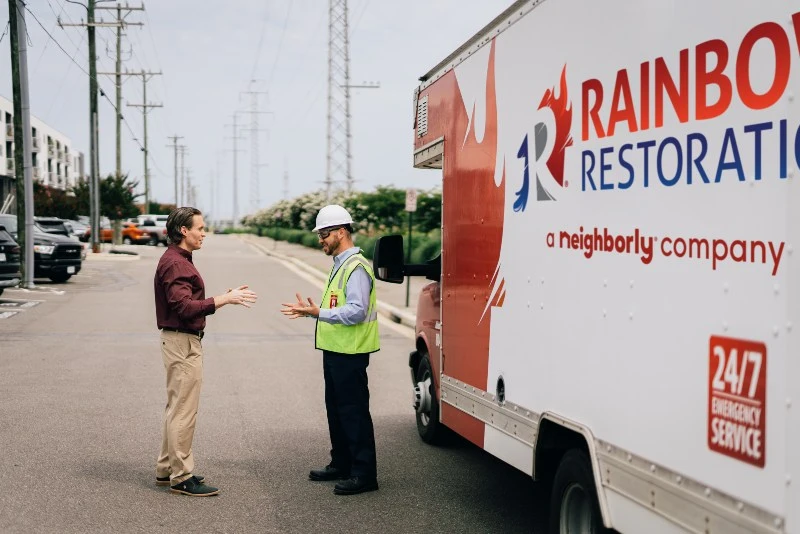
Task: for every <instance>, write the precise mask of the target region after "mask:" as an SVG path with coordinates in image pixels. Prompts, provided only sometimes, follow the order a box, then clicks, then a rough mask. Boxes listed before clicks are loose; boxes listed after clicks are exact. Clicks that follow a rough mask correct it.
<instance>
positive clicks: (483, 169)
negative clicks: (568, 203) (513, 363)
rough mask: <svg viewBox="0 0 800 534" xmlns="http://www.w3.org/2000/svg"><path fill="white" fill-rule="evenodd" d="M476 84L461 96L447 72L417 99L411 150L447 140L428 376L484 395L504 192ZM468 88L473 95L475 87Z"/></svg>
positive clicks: (492, 129) (446, 417)
mask: <svg viewBox="0 0 800 534" xmlns="http://www.w3.org/2000/svg"><path fill="white" fill-rule="evenodd" d="M483 55H484V56H485V57H486V62H487V63H486V64H487V65H488V68H490V69H491V68H492V63H493V55H492V54H491V50H490V49H489V48H487V49H486V51H485V52H484V53H483ZM484 68H486V67H484ZM484 72H485V71H484ZM480 79H481V80H482V81H483V82H484V84H485V85H483V86H482V87H479V88H478V89H477V90H475V93H474V94H471V95H469V96H465V94H466V92H465V90H466V87H461V88H460V87H459V84H462V85H463V82H462V81H461V80H460V79H459V78H458V77H457V76H456V75H455V73H454V72H450V73H449V74H447V75H446V76H444V77H443V78H442V79H440V80H438V81H437V82H436V84H435V85H433V86H431V88H430V89H429V90H428V91H426V92H424V93H423V94H422V95H420V97H421V98H424V97H427V101H428V117H429V122H428V133H427V135H426V136H424V137H422V138H420V139H418V140H417V144H418V145H419V146H423V145H425V144H426V143H429V142H431V141H432V140H435V139H437V138H440V137H444V138H445V147H444V151H445V152H444V164H443V184H444V190H443V199H446V200H444V202H443V211H442V219H443V225H442V242H443V250H442V333H443V335H442V368H441V369H434V373H435V375H436V376H438V374H439V371H441V372H443V373H445V374H447V375H449V376H452V377H456V378H457V379H459V380H461V381H463V382H465V383H467V384H470V385H471V386H475V387H477V388H479V389H481V390H486V388H487V383H486V377H487V365H488V356H489V317H490V313H491V308H490V307H489V303H490V300H489V299H490V297H491V293H490V289H491V284H492V283H493V281H494V279H495V272H496V267H497V260H498V258H499V252H500V238H501V235H502V228H503V199H504V197H505V189H504V187H503V184H502V183H501V184H499V185H498V184H496V183H495V180H494V172H495V167H494V164H495V159H496V144H497V141H496V140H497V126H496V124H497V123H496V108H495V101H496V99H495V96H494V78H493V77H490V78H487V77H486V76H485V73H481V75H480ZM470 81H471V80H470ZM469 88H470V89H474V84H470V85H469ZM465 98H467V100H465ZM494 303H497V295H496V296H495V300H494ZM456 334H457V335H456ZM441 414H442V415H441V417H442V422H444V423H445V425H447V426H448V427H450V428H452V429H453V430H456V431H457V432H459V433H460V434H462V435H463V436H465V437H466V438H467V439H469V440H470V441H472V442H473V443H475V444H476V445H478V446H481V447H483V442H484V426H485V425H484V424H483V423H480V422H478V421H476V420H475V419H473V418H472V417H469V416H466V415H465V414H464V413H463V412H461V411H459V410H455V409H452V408H451V407H450V406H448V405H444V406H443V408H442V412H441Z"/></svg>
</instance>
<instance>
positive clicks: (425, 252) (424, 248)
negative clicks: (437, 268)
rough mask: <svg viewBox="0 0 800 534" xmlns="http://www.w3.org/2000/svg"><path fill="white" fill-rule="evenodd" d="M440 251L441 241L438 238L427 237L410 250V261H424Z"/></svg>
mask: <svg viewBox="0 0 800 534" xmlns="http://www.w3.org/2000/svg"><path fill="white" fill-rule="evenodd" d="M441 251H442V242H441V240H439V239H432V238H427V239H426V240H425V241H423V242H421V243H419V244H418V245H417V246H416V247H414V249H413V250H412V251H411V263H425V262H427V261H428V260H432V259H433V258H435V257H436V256H438V255H439V254H440V253H441Z"/></svg>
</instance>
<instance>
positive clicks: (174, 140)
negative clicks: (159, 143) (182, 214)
mask: <svg viewBox="0 0 800 534" xmlns="http://www.w3.org/2000/svg"><path fill="white" fill-rule="evenodd" d="M167 139H172V144H171V145H167V148H170V147H171V148H173V149H174V150H175V207H176V208H177V207H179V206H180V204H179V202H180V198H179V197H178V147H179V146H180V145H179V144H178V139H183V136H180V135H173V136H172V137H167Z"/></svg>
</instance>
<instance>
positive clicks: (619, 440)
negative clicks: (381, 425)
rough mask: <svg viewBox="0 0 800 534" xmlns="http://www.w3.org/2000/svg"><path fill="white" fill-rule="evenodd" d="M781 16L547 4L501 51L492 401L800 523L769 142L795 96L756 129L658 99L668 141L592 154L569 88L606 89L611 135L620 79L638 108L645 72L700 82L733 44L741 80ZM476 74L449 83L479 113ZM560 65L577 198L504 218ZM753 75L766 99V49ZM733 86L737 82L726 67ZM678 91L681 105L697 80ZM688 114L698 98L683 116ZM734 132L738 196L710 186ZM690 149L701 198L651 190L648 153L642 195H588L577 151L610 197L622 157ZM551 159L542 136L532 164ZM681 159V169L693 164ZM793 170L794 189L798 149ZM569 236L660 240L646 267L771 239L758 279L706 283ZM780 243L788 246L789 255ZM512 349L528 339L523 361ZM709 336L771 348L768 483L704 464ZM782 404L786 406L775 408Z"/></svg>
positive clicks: (778, 7)
mask: <svg viewBox="0 0 800 534" xmlns="http://www.w3.org/2000/svg"><path fill="white" fill-rule="evenodd" d="M787 5H791V11H800V2H797V1H791V2H778V1H768V2H759V3H743V2H737V3H736V6H735V8H732V7H731V5H730V2H727V1H720V0H717V1H704V2H696V3H692V4H691V6H689V5H688V4H681V3H676V2H661V3H654V2H639V3H634V2H628V1H623V0H609V1H606V2H602V3H601V2H582V1H578V0H548V1H545V2H543V3H542V4H541V5H540V6H538V7H537V8H536V9H534V10H533V12H532V13H531V14H529V15H528V16H526V17H524V18H522V19H521V20H519V21H518V22H516V23H515V24H514V25H513V26H512V27H510V28H509V29H507V30H506V31H504V32H503V33H502V34H501V35H500V36H499V37H498V38H497V39H496V41H495V47H496V50H495V52H496V57H495V79H496V90H497V107H498V118H497V123H498V154H497V158H498V166H497V169H498V170H497V175H498V176H502V169H503V165H505V167H504V168H505V176H506V185H505V187H506V199H507V200H506V209H507V211H506V215H505V223H504V224H505V226H504V235H503V244H502V249H501V264H500V273H501V276H502V277H503V278H504V279H505V283H506V291H507V296H506V299H505V302H504V304H503V306H502V307H501V308H495V309H493V310H492V317H491V321H492V322H491V340H490V343H491V345H490V346H491V349H490V361H489V373H488V377H487V383H488V384H489V386H488V388H489V389H490V390H491V389H492V388H493V387H494V384H495V383H496V381H497V378H498V376H500V375H502V376H503V377H504V380H505V383H506V395H507V399H508V401H509V402H513V403H515V404H518V405H520V406H525V407H530V408H531V409H533V410H536V411H537V412H545V411H548V412H553V413H557V414H561V415H563V416H564V417H568V418H569V419H571V420H573V421H578V422H580V423H581V424H583V425H585V426H586V427H588V428H589V429H590V430H591V432H592V433H593V434H594V435H595V436H596V437H598V438H600V439H603V440H605V441H607V442H610V443H613V444H615V445H616V446H619V447H622V448H624V449H626V450H630V451H634V452H635V453H636V454H637V455H639V456H641V457H644V458H647V459H649V460H652V461H653V462H656V463H658V464H662V465H665V466H668V467H669V468H670V469H672V470H675V471H677V472H681V473H686V474H687V475H689V476H691V477H692V478H694V479H695V480H698V481H701V482H702V483H705V484H708V485H709V486H710V487H712V488H718V489H720V490H721V491H725V492H728V493H729V494H731V495H733V496H735V497H737V498H739V499H741V500H742V501H744V502H746V503H752V504H754V505H756V506H759V507H761V508H763V509H765V510H768V511H771V512H773V513H775V514H777V515H781V516H785V517H787V518H789V519H790V520H792V521H795V522H796V521H797V520H798V519H797V517H796V514H797V512H796V511H792V510H796V509H797V507H798V506H800V494H798V490H797V486H798V485H799V484H800V481H797V482H796V483H795V484H793V485H788V486H787V482H786V481H787V476H788V475H790V473H792V472H794V473H800V465H798V464H799V463H800V460H798V452H797V451H798V445H800V439H799V438H800V436H798V432H800V430H798V428H800V416H798V415H797V414H798V412H800V409H798V406H800V391H799V390H798V387H800V386H798V383H800V364H799V363H798V359H797V358H796V357H794V356H796V355H797V353H798V352H797V349H798V345H797V342H796V341H794V339H795V338H796V335H797V333H796V328H797V327H796V325H797V322H798V318H799V317H800V313H799V310H798V302H800V298H799V297H800V290H798V283H800V280H799V279H798V272H799V271H798V266H797V260H796V254H797V253H796V250H792V249H790V247H792V245H793V244H794V247H793V249H796V247H797V243H798V240H797V238H798V228H799V227H800V216H799V215H798V211H800V200H798V199H800V191H798V185H797V174H795V176H794V177H793V178H789V179H780V178H778V174H779V158H778V153H777V145H778V142H777V138H778V126H777V125H778V123H779V121H781V120H788V128H787V129H788V134H787V135H788V140H789V144H790V146H793V142H794V137H795V132H796V130H797V128H798V124H799V123H800V113H798V106H797V103H796V102H795V101H791V100H790V98H791V94H790V93H787V94H786V95H785V96H784V97H783V98H782V99H781V101H780V102H779V103H778V104H775V105H774V106H772V107H771V108H769V109H767V110H760V111H753V110H750V109H747V108H746V107H745V106H744V105H743V104H742V103H741V101H740V100H739V99H738V98H737V97H736V96H735V94H734V98H733V102H732V104H731V106H730V108H729V109H728V110H727V111H726V112H725V113H724V114H723V115H721V116H720V117H717V118H714V119H710V120H706V121H696V120H693V119H690V120H689V121H688V122H686V123H684V124H681V123H680V122H679V121H677V120H676V118H675V113H674V112H673V111H672V107H671V106H670V105H669V100H666V102H665V113H664V117H665V125H664V126H663V127H662V128H653V127H652V121H653V119H652V118H651V128H650V129H648V130H645V131H641V132H635V133H628V131H627V128H626V124H625V122H620V123H618V124H617V132H616V135H614V136H613V137H609V138H604V139H600V140H596V139H591V140H589V141H586V142H584V141H582V140H581V134H580V121H581V114H582V107H581V106H582V104H581V85H580V82H581V81H583V80H588V79H591V78H597V79H599V80H600V81H602V83H603V86H604V89H605V95H604V103H603V107H602V108H601V113H600V115H601V117H608V113H609V108H610V101H611V98H612V95H611V91H612V89H613V87H614V80H615V76H616V73H617V71H618V70H619V69H628V73H629V75H630V84H631V88H632V100H633V102H634V107H636V108H637V109H638V108H639V107H640V105H641V102H640V98H639V93H638V90H637V89H635V88H638V76H639V65H640V64H641V63H642V62H644V61H651V63H652V61H653V60H655V58H657V57H664V59H665V62H666V64H667V66H668V67H669V70H670V72H671V73H673V74H674V75H675V76H676V77H677V72H678V69H677V67H678V54H679V51H680V50H682V49H684V48H687V49H689V67H690V71H692V69H693V66H694V56H693V50H694V47H695V46H696V45H698V44H699V43H702V42H704V41H706V40H709V39H723V40H725V41H726V42H727V43H728V46H729V48H730V50H731V61H732V62H733V61H735V57H736V49H737V46H738V44H739V43H741V40H742V37H743V36H744V35H745V33H747V31H748V30H750V29H751V28H752V27H753V26H754V25H755V24H757V23H758V22H759V21H769V20H780V21H782V22H783V23H784V27H785V28H786V31H787V34H788V35H789V36H790V37H791V36H792V35H793V33H792V32H793V30H792V26H791V20H790V19H788V14H790V9H789V8H787ZM600 21H603V22H602V23H601V22H600ZM675 28H680V30H679V31H678V32H676V31H675ZM791 44H792V51H793V54H792V57H791V63H792V73H793V74H792V85H791V87H790V91H792V90H794V91H796V88H797V87H798V85H797V81H798V76H797V71H798V68H800V65H798V53H797V52H798V51H797V46H796V44H795V43H794V41H792V43H791ZM482 50H483V51H485V50H488V47H484V48H483V49H482ZM485 64H486V60H485V59H484V56H483V55H480V57H474V58H472V59H470V60H468V61H466V62H464V63H462V64H461V65H459V66H458V67H457V68H456V76H457V79H458V80H459V84H460V89H461V91H462V94H468V95H470V98H473V97H474V98H475V100H476V101H478V102H480V101H482V100H485V99H482V95H483V93H481V88H484V87H485V85H486V83H485V76H484V77H482V78H481V77H480V76H477V75H476V72H481V71H483V72H485V71H486V67H485ZM565 65H566V76H567V80H568V89H569V98H570V100H571V102H572V106H573V119H572V137H573V140H574V145H573V146H572V147H570V148H569V149H568V150H567V151H566V162H565V173H564V175H565V178H566V179H567V180H568V181H569V186H567V187H563V188H559V189H558V191H557V198H556V200H555V201H550V202H536V200H535V198H534V199H531V200H529V205H528V208H527V210H526V211H524V212H522V213H519V212H514V211H513V210H512V209H511V206H512V205H513V204H514V200H515V198H516V191H517V189H518V187H519V183H520V177H521V176H522V175H523V172H524V162H523V160H522V159H520V158H518V157H517V150H518V149H519V147H520V142H521V141H522V139H523V138H524V136H525V135H528V136H529V142H531V140H532V139H533V137H534V135H535V134H534V131H533V128H532V127H533V125H535V124H536V123H537V122H544V123H545V124H547V125H548V126H549V128H548V131H550V132H552V131H554V128H555V127H554V123H555V121H554V119H553V117H552V114H551V113H549V110H547V109H544V110H539V109H537V107H538V105H539V99H540V98H541V95H542V94H544V92H545V91H546V90H547V89H550V88H553V87H556V88H558V81H559V78H560V75H561V72H562V69H563V68H564V67H565ZM750 67H751V78H752V79H753V80H754V82H753V89H754V91H755V92H757V93H763V92H765V91H766V90H767V89H768V82H767V81H764V82H760V81H759V80H771V79H772V76H773V73H774V71H775V61H774V59H773V58H772V56H771V52H770V49H769V48H768V47H766V46H760V44H759V45H757V46H756V47H754V49H753V56H752V61H751V63H750ZM726 72H728V73H729V74H730V75H731V76H732V77H733V68H732V66H729V68H728V69H727V70H726ZM690 80H692V81H691V82H690V86H689V87H690V94H692V95H693V94H694V86H693V83H694V82H693V78H692V77H691V75H690ZM650 83H651V86H652V83H653V80H652V75H651V80H650ZM760 83H763V84H764V85H759V84H760ZM473 84H477V88H475V87H474V86H473ZM734 93H735V89H734ZM652 95H653V91H652V90H651V97H652ZM651 99H652V98H651ZM694 102H695V99H694V96H692V97H691V98H690V104H691V106H694ZM652 105H653V104H652V102H651V114H652V113H653V112H652V109H653V108H652ZM693 109H694V108H693V107H690V117H692V112H693ZM769 121H772V122H773V124H774V127H773V128H772V129H771V131H765V132H764V133H763V144H764V147H766V148H764V150H763V154H764V156H763V158H762V167H761V168H762V179H761V180H760V181H755V180H754V169H755V148H754V142H753V135H752V134H746V133H745V132H744V131H743V128H744V126H745V125H751V124H755V123H763V122H769ZM729 127H730V128H734V130H735V135H736V140H737V143H738V149H739V151H740V155H741V161H742V167H743V169H744V172H745V175H746V183H741V182H740V181H739V180H738V179H737V176H736V171H735V170H727V171H725V172H724V173H723V174H722V179H721V181H720V183H713V180H714V176H713V170H714V169H715V168H716V160H717V158H718V157H719V154H720V152H721V151H722V145H723V139H724V133H725V130H726V128H729ZM696 132H699V133H702V134H703V135H705V136H706V138H707V140H708V145H707V151H708V154H709V156H707V158H706V159H705V163H706V166H707V167H708V169H709V171H708V172H710V173H711V174H712V176H711V179H712V183H710V184H703V183H693V184H692V185H687V184H686V183H685V181H686V180H685V177H683V178H682V179H681V182H680V183H679V184H678V185H675V186H673V187H666V186H663V185H661V184H660V183H658V179H657V178H656V177H655V175H654V174H653V173H654V165H653V162H652V159H654V157H655V155H654V153H651V162H650V172H651V175H650V184H651V185H650V187H648V188H644V187H642V185H641V181H640V180H641V176H640V175H638V176H637V177H636V182H635V183H634V185H633V186H632V187H630V188H629V189H625V190H623V189H619V188H615V189H613V190H608V191H582V190H581V176H582V164H583V162H582V159H581V153H582V152H583V151H584V150H592V151H593V152H594V153H595V154H599V151H600V149H601V148H606V147H613V148H614V152H613V153H612V154H611V156H610V158H609V159H610V163H613V165H614V168H613V170H612V171H611V177H612V179H611V181H612V182H613V183H619V182H621V181H623V180H624V174H623V173H625V172H627V171H625V169H623V168H621V167H620V164H619V162H618V160H617V151H618V150H619V149H620V147H621V146H622V145H623V144H624V143H633V144H636V143H638V142H641V141H649V140H655V141H657V142H660V141H661V140H663V139H664V138H666V137H668V136H674V137H675V138H676V139H677V140H679V142H681V143H683V144H684V145H685V140H686V137H687V135H689V134H692V133H696ZM458 141H459V140H456V142H458ZM552 146H553V139H552V137H550V138H549V139H548V141H547V146H546V147H545V150H544V152H545V153H549V150H550V148H551V147H552ZM683 150H684V153H683V157H684V167H685V166H686V162H685V158H686V152H685V150H686V148H685V146H684V147H683ZM531 152H532V151H531ZM728 154H729V155H730V151H728ZM629 161H630V163H631V164H632V165H633V166H634V167H636V168H638V169H641V168H642V166H643V162H642V154H641V153H636V154H634V151H632V152H631V155H630V158H629ZM788 161H789V167H790V169H792V170H793V171H794V172H795V173H797V172H798V170H797V164H796V161H795V160H794V154H793V150H791V149H790V150H789V152H788ZM712 162H713V163H712ZM534 166H535V170H536V171H537V172H538V173H539V175H540V176H541V178H542V180H543V182H544V183H546V184H548V185H552V184H553V183H554V182H553V177H552V176H548V171H547V169H546V167H545V166H544V165H543V162H542V163H541V164H538V165H537V164H535V163H534V162H532V163H531V179H532V180H534V178H533V177H534V172H533V170H534V169H533V168H532V167H534ZM663 167H664V168H665V169H674V168H675V157H674V152H672V151H668V152H667V156H666V157H665V158H664V160H663ZM695 181H699V178H697V176H696V177H695ZM787 184H788V185H787ZM534 195H535V191H534ZM581 226H583V228H584V230H585V231H588V232H591V231H592V230H593V229H594V228H595V227H597V228H599V229H600V231H601V232H602V230H603V229H608V230H609V232H611V233H612V234H614V235H617V234H623V235H628V234H633V233H634V232H635V230H636V229H638V230H639V232H640V234H641V235H642V236H644V237H646V238H649V237H655V238H657V239H658V241H656V242H655V244H654V246H655V248H656V249H657V248H658V246H659V244H660V243H662V242H663V240H664V239H665V238H671V239H676V238H679V237H682V238H707V239H709V240H711V239H720V240H725V242H726V243H727V244H729V245H730V244H731V243H732V242H733V241H734V240H738V239H741V240H746V241H748V242H749V241H751V240H753V241H756V240H757V241H763V242H765V243H766V249H765V250H766V257H765V260H764V262H763V263H762V262H761V261H760V258H761V255H760V252H759V253H758V257H757V258H756V261H754V262H750V261H748V262H743V263H736V262H733V261H731V260H730V258H728V259H726V260H723V261H719V262H717V263H716V265H714V264H713V263H712V261H711V260H705V259H689V258H683V259H680V260H678V259H675V258H671V257H665V256H664V255H663V253H660V252H658V251H654V254H653V257H652V261H651V263H650V264H649V265H645V264H644V263H643V262H642V261H641V259H640V257H639V256H641V254H640V255H639V256H637V255H635V254H615V253H607V252H595V253H594V254H593V255H592V257H591V258H588V259H587V258H586V257H584V256H583V255H582V252H581V251H579V250H568V249H566V248H558V246H556V247H555V248H549V247H548V246H547V245H546V243H547V235H548V233H550V232H554V233H556V239H558V233H559V232H562V231H565V232H569V233H570V234H572V233H580V227H581ZM769 243H772V244H773V245H774V247H775V248H774V249H773V250H771V249H770V248H769ZM781 243H785V244H786V245H785V248H784V249H782V250H780V249H779V247H780V244H781ZM757 252H758V251H757ZM773 269H774V270H775V274H774V276H773V274H772V271H773ZM792 324H794V325H795V331H794V332H792V330H791V328H790V325H792ZM445 327H446V325H445ZM521 334H522V335H524V336H525V339H526V340H527V342H526V343H525V344H524V346H523V345H522V344H521V343H520V336H521ZM713 335H718V336H726V337H731V338H738V339H744V340H752V341H756V342H762V343H764V344H765V345H766V348H767V364H766V383H767V393H766V414H765V415H764V416H765V417H766V448H765V455H766V463H765V465H764V466H763V468H762V467H757V466H754V465H751V464H748V463H745V462H742V461H739V460H736V459H733V458H731V457H729V456H725V455H722V454H719V453H718V452H714V451H712V450H710V449H709V446H708V444H707V436H708V418H709V414H708V411H709V410H708V404H709V394H710V393H709V381H710V379H711V378H712V377H710V376H709V373H710V369H711V367H710V366H711V365H712V364H711V362H710V355H709V350H710V349H709V343H710V341H709V339H710V336H713ZM790 356H791V358H790ZM790 397H791V398H794V399H795V400H794V405H795V407H794V408H793V409H789V410H787V408H786V405H787V399H788V398H790ZM490 436H492V437H490ZM513 439H514V438H509V437H506V436H501V437H499V438H498V437H497V436H494V434H492V433H491V432H488V431H487V439H486V448H487V450H490V451H492V452H495V453H496V454H497V455H498V456H500V457H501V458H503V457H506V456H507V454H506V453H503V452H502V451H503V450H504V449H506V448H507V447H508V446H507V445H501V442H503V441H504V440H506V441H507V440H513ZM790 439H791V441H790ZM790 443H791V444H792V446H791V447H789V444H790ZM517 463H518V462H514V465H516V464H517ZM797 478H800V475H797V474H796V475H795V479H797ZM787 487H790V488H791V489H790V490H789V493H788V495H787ZM792 514H795V515H794V516H793V515H792ZM793 528H794V530H797V528H798V525H793Z"/></svg>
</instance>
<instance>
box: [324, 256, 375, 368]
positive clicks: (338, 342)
mask: <svg viewBox="0 0 800 534" xmlns="http://www.w3.org/2000/svg"><path fill="white" fill-rule="evenodd" d="M360 266H363V267H364V270H365V271H366V272H367V274H368V275H369V277H370V280H371V281H372V291H370V294H369V307H368V308H367V317H366V319H364V322H361V323H358V324H354V325H343V324H331V323H326V322H324V321H320V320H317V332H316V346H317V348H318V349H321V350H328V351H332V352H339V353H342V354H364V353H371V352H376V351H378V350H380V337H379V336H378V312H377V308H378V307H377V302H378V300H377V296H376V292H375V274H374V273H373V272H372V265H370V264H369V261H367V259H366V258H364V256H362V255H361V253H356V254H353V255H352V256H350V257H349V258H347V259H346V260H345V261H344V263H343V264H342V265H341V266H340V267H339V269H338V270H337V271H336V272H335V273H334V272H333V268H331V273H330V275H329V276H328V286H327V287H326V288H325V291H324V292H323V294H322V301H321V302H320V308H321V309H328V310H329V309H331V308H339V307H342V306H344V305H345V304H347V296H346V294H345V290H346V287H347V281H348V280H349V279H350V275H351V274H353V271H355V270H356V269H357V268H358V267H360Z"/></svg>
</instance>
